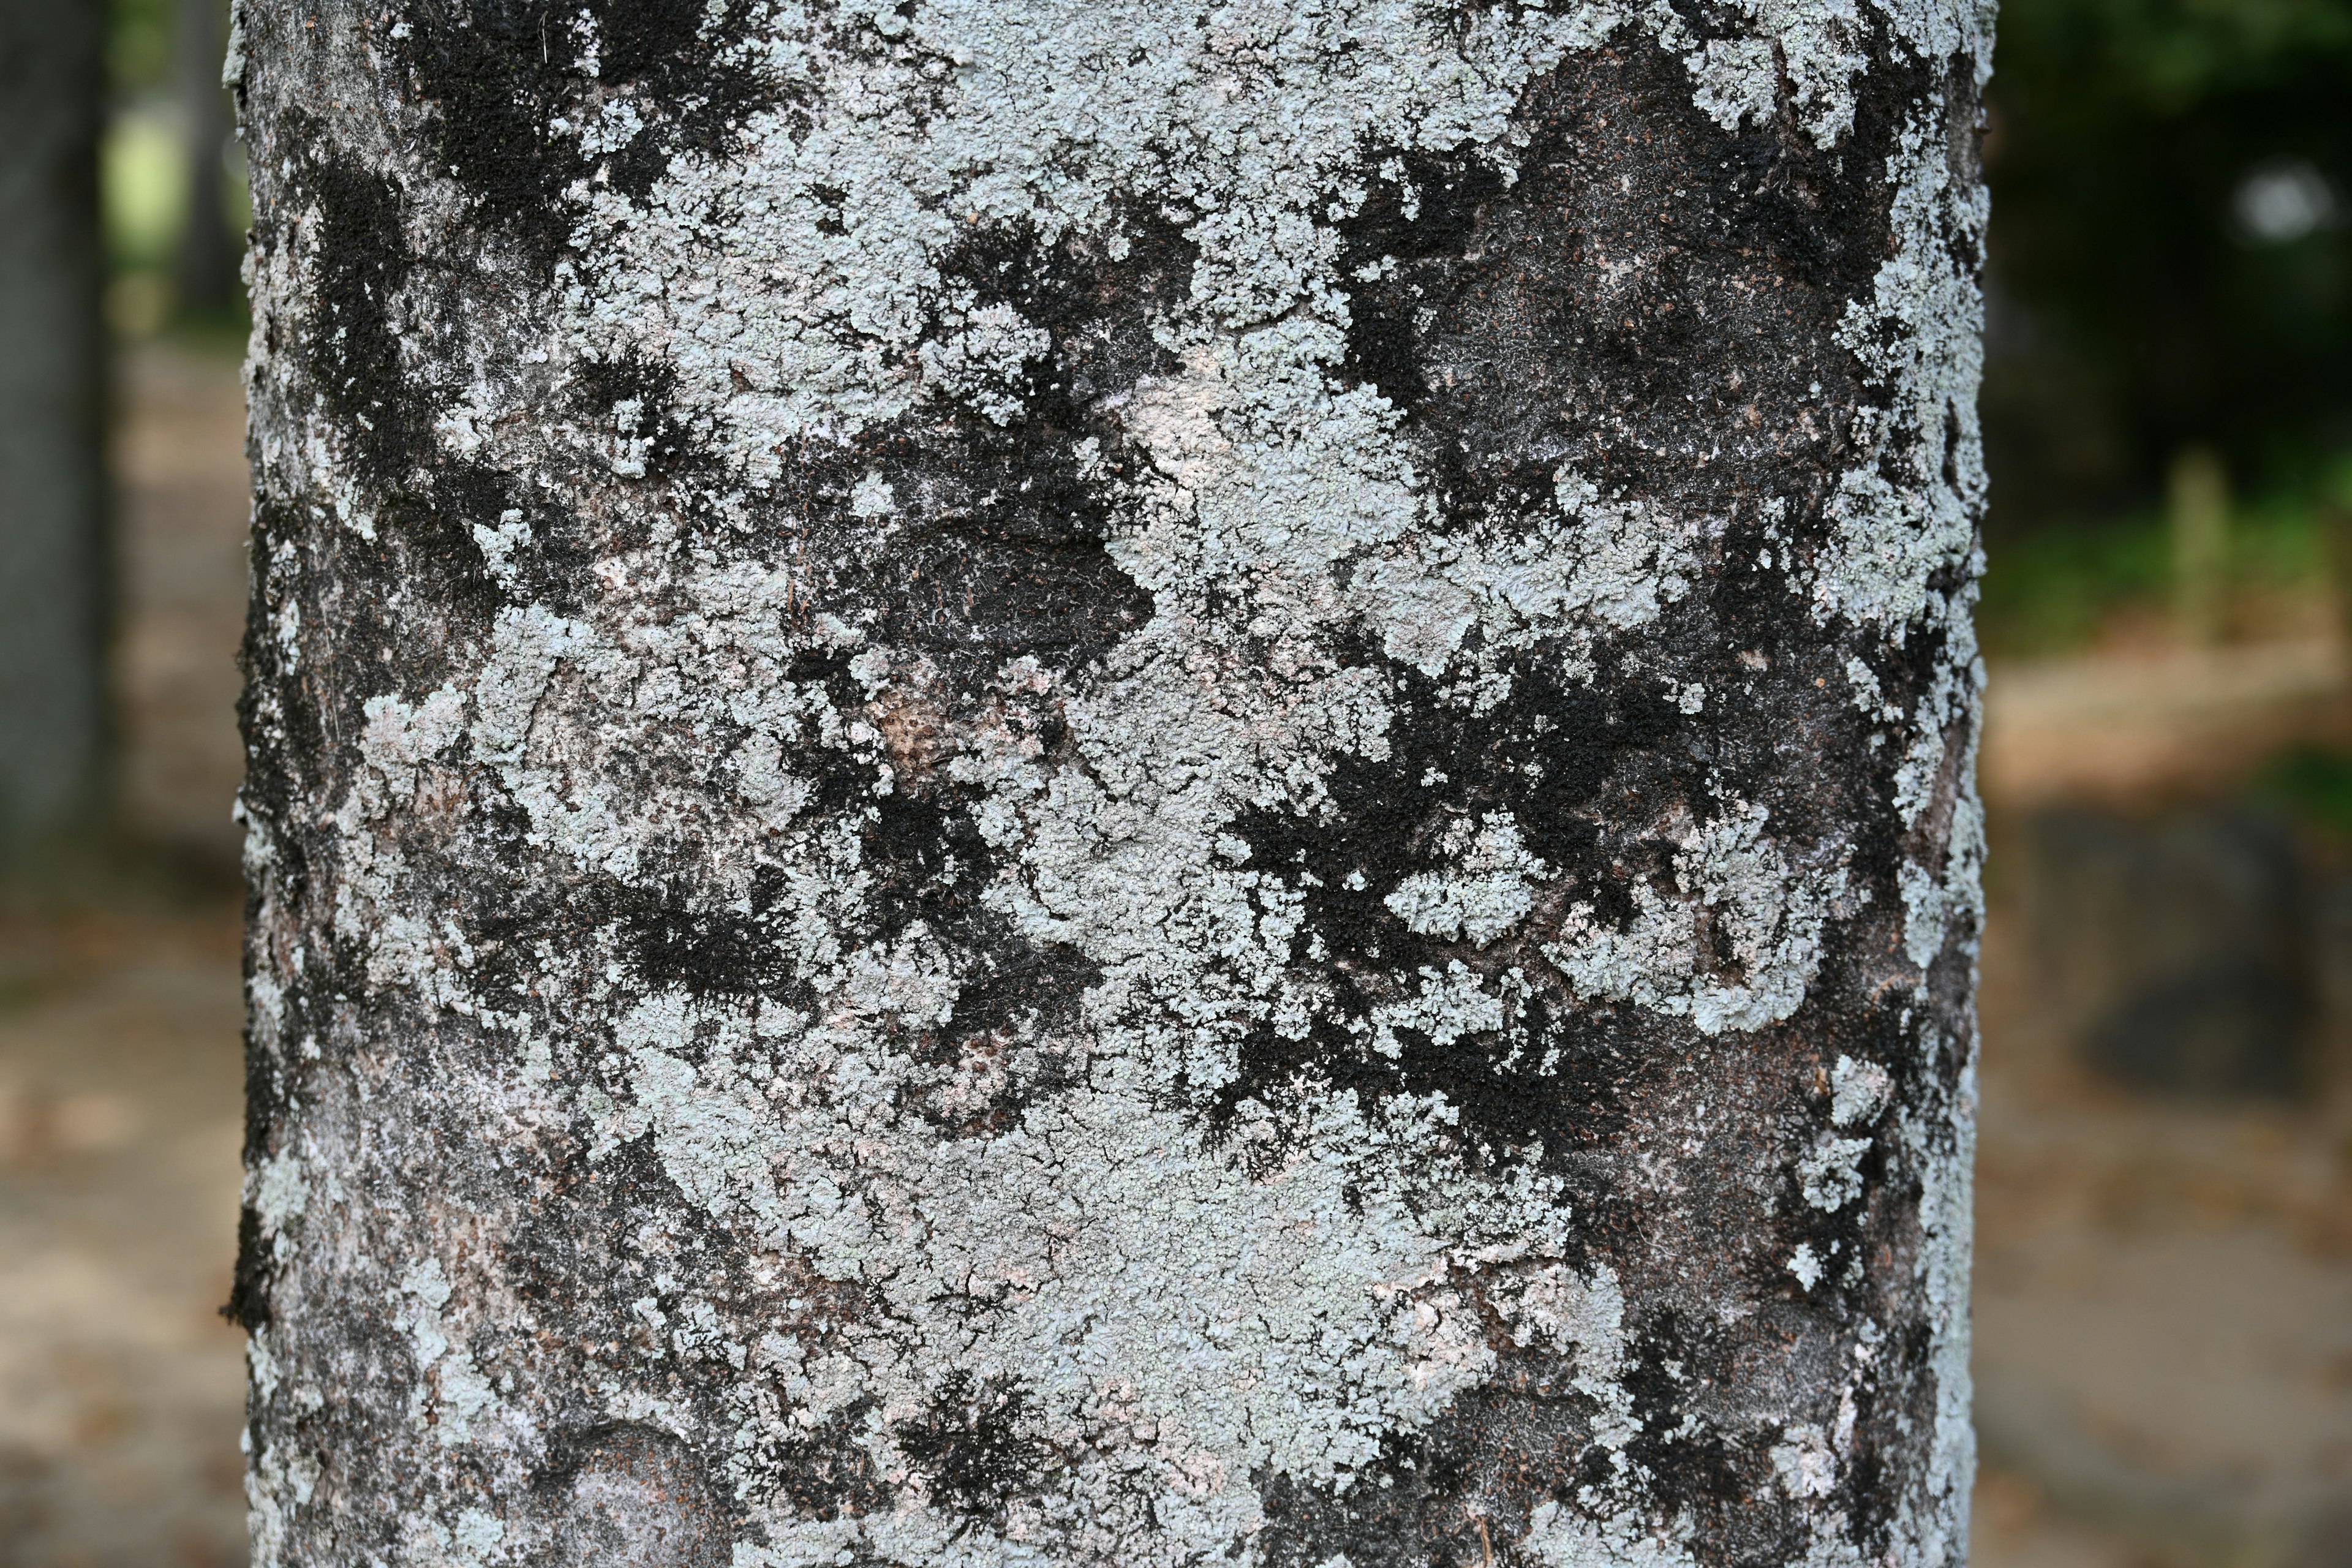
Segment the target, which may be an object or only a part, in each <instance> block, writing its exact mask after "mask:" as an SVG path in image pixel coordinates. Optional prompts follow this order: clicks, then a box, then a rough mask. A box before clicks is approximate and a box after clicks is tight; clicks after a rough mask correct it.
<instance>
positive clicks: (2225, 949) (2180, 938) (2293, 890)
mask: <svg viewBox="0 0 2352 1568" xmlns="http://www.w3.org/2000/svg"><path fill="white" fill-rule="evenodd" d="M2018 847H2019V849H2020V850H2021V864H2020V865H2019V866H2017V867H2016V868H2014V869H2015V872H2016V874H2017V875H2018V876H2020V877H2021V879H2022V880H2023V881H2024V883H2025V892H2026V900H2025V901H2026V908H2027V919H2028V921H2030V922H2031V930H2032V938H2033V962H2034V963H2035V964H2036V965H2037V966H2038V968H2039V970H2040V972H2041V979H2042V991H2043V995H2044V997H2045V999H2046V1000H2045V1005H2046V1006H2047V1007H2048V1008H2049V1009H2050V1010H2051V1012H2052V1013H2053V1014H2054V1015H2055V1016H2056V1019H2057V1021H2058V1024H2059V1026H2060V1027H2061V1028H2062V1029H2063V1030H2064V1032H2065V1033H2066V1034H2067V1035H2068V1036H2069V1037H2071V1038H2072V1039H2073V1040H2074V1044H2075V1048H2076V1049H2077V1050H2079V1051H2080V1052H2081V1053H2082V1055H2083V1057H2084V1060H2085V1061H2086V1062H2088V1063H2089V1064H2090V1065H2091V1066H2093V1067H2095V1068H2098V1069H2100V1070H2102V1071H2104V1072H2105V1073H2107V1074H2109V1075H2111V1076H2112V1077H2114V1078H2115V1079H2116V1080H2118V1081H2120V1082H2123V1083H2126V1084H2130V1085H2133V1086H2136V1087H2137V1088H2141V1089H2154V1090H2158V1091H2160V1092H2164V1093H2168V1094H2189V1095H2213V1096H2233V1095H2271V1096H2276V1097H2281V1098H2285V1097H2290V1096H2293V1095H2294V1094H2295V1093H2296V1092H2297V1091H2298V1090H2299V1089H2305V1088H2307V1087H2309V1081H2308V1080H2309V1079H2310V1076H2311V1074H2310V1064H2309V1062H2308V1060H2307V1058H2308V1055H2309V1051H2308V1048H2307V1047H2308V1043H2309V1041H2308V1037H2309V1035H2310V1033H2311V1029H2312V1026H2313V1024H2314V1021H2315V1017H2314V1016H2315V1006H2314V994H2313V987H2312V983H2311V975H2312V972H2313V969H2314V957H2315V955H2314V954H2313V953H2312V952H2311V951H2310V947H2311V937H2312V932H2313V928H2312V925H2311V922H2310V920H2309V913H2310V902H2311V890H2310V888H2309V886H2308V883H2309V878H2308V877H2307V876H2306V874H2305V867H2304V865H2303V862H2302V859H2301V857H2300V856H2299V854H2298V847H2297V845H2296V843H2295V839H2294V833H2293V832H2292V831H2291V830H2290V828H2289V827H2288V826H2287V825H2286V824H2284V822H2282V821H2280V820H2278V819H2277V818H2276V817H2275V816H2268V815H2263V814H2258V813H2255V812H2252V811H2250V810H2246V809H2244V808H2238V809H2228V808H2220V809H2215V808H2206V809H2201V810H2194V811H2183V812H2175V813H2171V814H2168V815H2164V816H2157V817H2155V818H2152V819H2144V818H2134V817H2128V816H2119V815H2115V814H2112V813H2099V812H2094V811H2089V810H2084V809H2079V808H2077V809H2074V810H2059V811H2050V812H2045V813H2042V815H2039V816H2035V817H2033V818H2032V820H2031V821H2030V822H2029V823H2028V824H2027V826H2026V831H2025V832H2024V833H2023V834H2022V835H2021V836H2020V838H2019V841H2018Z"/></svg>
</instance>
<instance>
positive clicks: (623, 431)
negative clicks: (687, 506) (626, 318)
mask: <svg viewBox="0 0 2352 1568" xmlns="http://www.w3.org/2000/svg"><path fill="white" fill-rule="evenodd" d="M572 396H573V400H574V402H575V405H577V406H578V408H579V410H580V414H581V416H582V419H583V422H584V423H585V424H586V426H588V428H589V429H591V430H593V431H594V432H596V433H597V434H598V435H599V436H601V437H603V438H604V440H606V441H608V442H618V443H621V444H623V447H624V451H625V453H627V454H633V455H634V458H635V465H634V466H635V467H636V468H640V469H642V477H643V478H644V479H647V480H650V481H654V482H656V483H658V482H662V481H667V480H677V479H711V478H714V477H715V476H716V475H717V473H718V471H719V465H718V463H717V461H716V459H714V458H711V457H710V456H709V451H708V449H707V444H706V442H705V441H704V440H703V439H702V432H699V431H698V430H697V429H696V428H695V426H694V425H693V424H692V423H691V422H690V421H689V420H688V418H687V416H685V415H684V414H683V413H682V412H681V411H680V409H679V407H678V403H677V369H676V367H674V366H672V365H668V364H664V363H656V362H652V361H647V360H645V359H642V358H637V357H634V356H633V357H629V358H625V359H592V360H588V361H586V362H584V363H582V364H581V365H580V366H579V367H578V369H577V370H576V372H575V373H574V376H573V383H572Z"/></svg>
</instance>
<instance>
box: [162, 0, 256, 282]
mask: <svg viewBox="0 0 2352 1568" xmlns="http://www.w3.org/2000/svg"><path fill="white" fill-rule="evenodd" d="M179 12H180V14H179V16H178V23H179V37H178V38H177V40H176V49H175V58H174V59H173V66H174V68H175V70H176V73H177V75H178V77H179V89H180V99H181V102H182V106H183V109H184V113H185V115H186V123H187V135H188V145H187V156H188V205H187V217H186V221H185V222H184V225H183V226H182V227H181V229H180V241H179V248H178V251H177V253H176V254H175V255H174V256H173V267H172V271H173V280H172V281H173V289H172V292H173V300H174V302H175V303H176V305H177V307H178V308H179V309H180V310H188V311H194V312H196V313H198V314H203V315H218V314H219V313H221V312H223V311H226V310H229V309H231V308H232V307H234V306H235V305H236V296H237V287H238V284H237V275H236V270H237V257H238V253H239V251H240V249H241V248H242V247H241V237H240V236H238V235H236V234H235V233H232V232H231V230H230V226H229V220H228V178H227V170H226V166H225V154H226V148H227V143H228V136H229V132H230V130H231V129H232V127H233V124H234V116H235V107H234V104H233V102H232V100H231V99H230V98H229V95H228V90H227V89H226V88H224V87H223V86H222V85H221V54H222V50H223V48H224V47H225V42H226V40H225V30H226V29H225V26H224V25H225V23H226V18H227V14H228V8H227V6H226V5H225V4H224V0H179Z"/></svg>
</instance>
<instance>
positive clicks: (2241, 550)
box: [1977, 494, 2332, 658]
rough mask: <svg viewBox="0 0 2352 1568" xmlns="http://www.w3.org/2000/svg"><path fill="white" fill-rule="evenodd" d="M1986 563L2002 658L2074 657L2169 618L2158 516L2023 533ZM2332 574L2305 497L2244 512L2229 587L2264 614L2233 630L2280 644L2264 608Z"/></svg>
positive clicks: (2233, 530) (2166, 561)
mask: <svg viewBox="0 0 2352 1568" xmlns="http://www.w3.org/2000/svg"><path fill="white" fill-rule="evenodd" d="M1987 553H1988V555H1989V558H1990V564H1989V566H1988V568H1987V570H1986V573H1985V579H1984V597H1983V599H1982V601H1981V602H1980V605H1979V609H1978V613H1977V625H1978V630H1979V635H1980V637H1981V638H1982V640H1983V643H1984V647H1985V650H1986V651H1987V652H1988V653H1989V654H1991V655H1992V656H1994V657H1995V658H2037V657H2047V656H2051V655H2057V654H2064V653H2071V652H2074V651H2077V650H2079V649H2081V648H2082V647H2084V646H2085V645H2087V644H2089V643H2091V642H2092V641H2093V640H2095V638H2096V637H2097V636H2098V634H2099V633H2100V631H2101V630H2102V629H2103V628H2104V627H2105V626H2109V625H2111V624H2112V623H2113V622H2114V621H2115V620H2116V617H2117V616H2122V615H2126V614H2129V613H2135V612H2136V613H2137V614H2139V615H2140V616H2143V617H2147V618H2150V619H2153V618H2157V617H2161V616H2166V615H2167V614H2168V607H2169V604H2170V600H2171V595H2172V588H2173V546H2172V535H2171V530H2170V528H2169V526H2168V524H2167V522H2166V521H2165V519H2164V517H2163V515H2162V514H2161V513H2159V512H2157V511H2154V510H2146V509H2142V510H2134V511H2130V512H2126V513H2124V514H2122V515H2120V516H2113V517H2106V518H2101V519H2097V520H2094V521H2082V520H2077V519H2068V520H2065V521H2062V522H2059V523H2055V524H2053V525H2048V526H2044V527H2042V528H2036V529H2032V530H2025V531H2018V532H2016V533H2014V534H2012V535H2011V536H2010V537H2008V538H2005V539H2000V540H1997V541H1995V542H1994V544H1993V547H1992V548H1991V549H1990V551H1989V552H1987ZM2331 569H2332V567H2331V563H2330V561H2329V558H2328V544H2327V540H2326V534H2325V531H2324V528H2323V525H2322V521H2321V516H2320V513H2319V511H2318V510H2317V509H2316V508H2315V506H2313V505H2312V504H2310V502H2309V500H2307V498H2306V497H2305V496H2303V495H2300V494H2284V495H2280V496H2277V497H2275V498H2273V499H2271V500H2267V501H2265V502H2263V503H2261V504H2257V505H2252V506H2245V507H2241V508H2239V509H2237V510H2236V511H2235V512H2234V513H2233V515H2232V517H2231V525H2230V545H2229V559H2228V561H2227V563H2226V578H2225V582H2224V583H2223V584H2222V587H2223V590H2224V592H2225V594H2227V595H2231V597H2233V598H2234V599H2235V600H2236V601H2237V602H2238V604H2239V605H2252V606H2254V607H2255V608H2254V612H2253V615H2252V616H2248V615H2243V614H2242V615H2241V616H2238V617H2236V621H2237V624H2235V625H2234V626H2231V628H2230V629H2231V631H2232V632H2233V633H2234V634H2235V635H2236V636H2238V637H2242V638H2245V639H2247V640H2254V641H2259V640H2262V639H2263V638H2264V637H2267V636H2270V635H2273V634H2274V633H2275V631H2276V630H2277V629H2278V628H2275V627H2270V626H2263V625H2261V624H2259V621H2258V616H2259V613H2260V609H2261V607H2262V606H2264V605H2275V604H2276V603H2277V601H2278V599H2279V597H2281V596H2283V595H2293V594H2295V593H2297V592H2298V591H2300V592H2303V593H2306V594H2307V593H2317V592H2323V591H2325V589H2326V584H2327V580H2328V574H2329V573H2330V571H2331ZM2250 619H2251V620H2252V621H2253V624H2249V622H2250Z"/></svg>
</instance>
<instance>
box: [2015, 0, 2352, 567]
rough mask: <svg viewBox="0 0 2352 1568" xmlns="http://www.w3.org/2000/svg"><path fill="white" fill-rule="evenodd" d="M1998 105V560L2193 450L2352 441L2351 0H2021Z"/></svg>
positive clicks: (2151, 484) (2266, 460) (2269, 457)
mask: <svg viewBox="0 0 2352 1568" xmlns="http://www.w3.org/2000/svg"><path fill="white" fill-rule="evenodd" d="M1987 96H1988V100H1989V108H1990V130H1989V133H1988V136H1987V141H1986V165H1987V173H1988V174H1989V176H1990V181H1991V185H1992V201H1993V224H1992V231H1991V238H1990V246H1991V266H1990V279H1989V295H1990V306H1991V310H1990V342H1989V345H1988V349H1989V352H1988V362H1987V378H1986V386H1985V415H1986V436H1987V444H1988V448H1989V456H1990V464H1991V471H1992V475H1993V486H1994V490H1993V512H1994V516H1993V529H1994V532H1995V542H1996V553H1995V562H1996V566H1995V570H1996V572H1997V573H1998V572H1999V571H2000V570H2001V568H2000V564H1999V562H2000V548H2002V547H2006V548H2017V545H2016V543H2015V540H2016V537H2017V535H2018V534H2019V533H2020V532H2021V531H2025V530H2026V529H2028V528H2031V527H2034V526H2036V525H2044V524H2048V523H2051V522H2053V521H2055V520H2057V519H2060V518H2063V517H2065V516H2069V515H2073V516H2082V515H2095V514H2097V513H2099V512H2102V511H2106V512H2114V511H2116V510H2125V509H2128V508H2130V507H2132V506H2134V505H2143V506H2144V505H2146V504H2148V503H2149V502H2150V501H2151V500H2153V499H2154V497H2155V495H2156V492H2157V491H2158V488H2159V486H2160V482H2161V476H2162V473H2163V471H2164V467H2165V465H2166V463H2167V462H2168V461H2169V460H2170V458H2172V456H2173V455H2174V454H2175V453H2176V452H2177V451H2179V449H2180V448H2181V447H2185V446H2187V445H2189V444H2190V443H2194V442H2208V443H2211V444H2213V445H2215V446H2217V447H2220V448H2221V450H2222V452H2223V453H2224V454H2225V455H2226V456H2227V458H2229V460H2230V463H2231V468H2232V469H2233V471H2234V472H2235V474H2236V476H2237V477H2238V479H2240V481H2241V483H2242V484H2243V483H2246V482H2248V481H2253V482H2256V483H2259V484H2261V485H2263V486H2264V487H2266V488H2267V487H2276V486H2281V485H2285V486H2294V485H2295V484H2297V483H2298V482H2306V483H2307V481H2308V478H2309V475H2310V473H2311V471H2312V469H2313V468H2315V466H2316V465H2318V464H2320V463H2322V462H2324V461H2326V458H2327V455H2328V454H2329V453H2331V452H2333V451H2336V450H2341V449H2343V448H2344V447H2346V446H2347V444H2352V223H2347V218H2348V217H2352V0H2007V3H2006V4H2004V5H2002V7H2001V15H2000V44H1999V49H1998V54H1997V56H1996V59H1995V68H1994V77H1993V81H1992V84H1991V86H1990V89H1988V94H1987ZM2080 550H2081V552H2087V553H2088V554H2091V555H2100V554H2101V552H2106V554H2105V556H2103V558H2108V559H2112V560H2114V561H2115V562H2116V563H2117V570H2119V571H2123V572H2125V573H2126V575H2127V574H2129V572H2132V571H2137V570H2139V568H2138V567H2137V566H2129V565H2127V563H2128V562H2129V561H2133V560H2137V557H2134V556H2132V554H2131V552H2129V551H2128V550H2125V549H2123V548H2122V547H2121V546H2115V547H2114V548H2113V549H2112V550H2110V549H2109V547H2108V546H2105V545H2095V544H2091V543H2087V542H2086V543H2084V545H2082V546H2081V547H2080Z"/></svg>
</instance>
